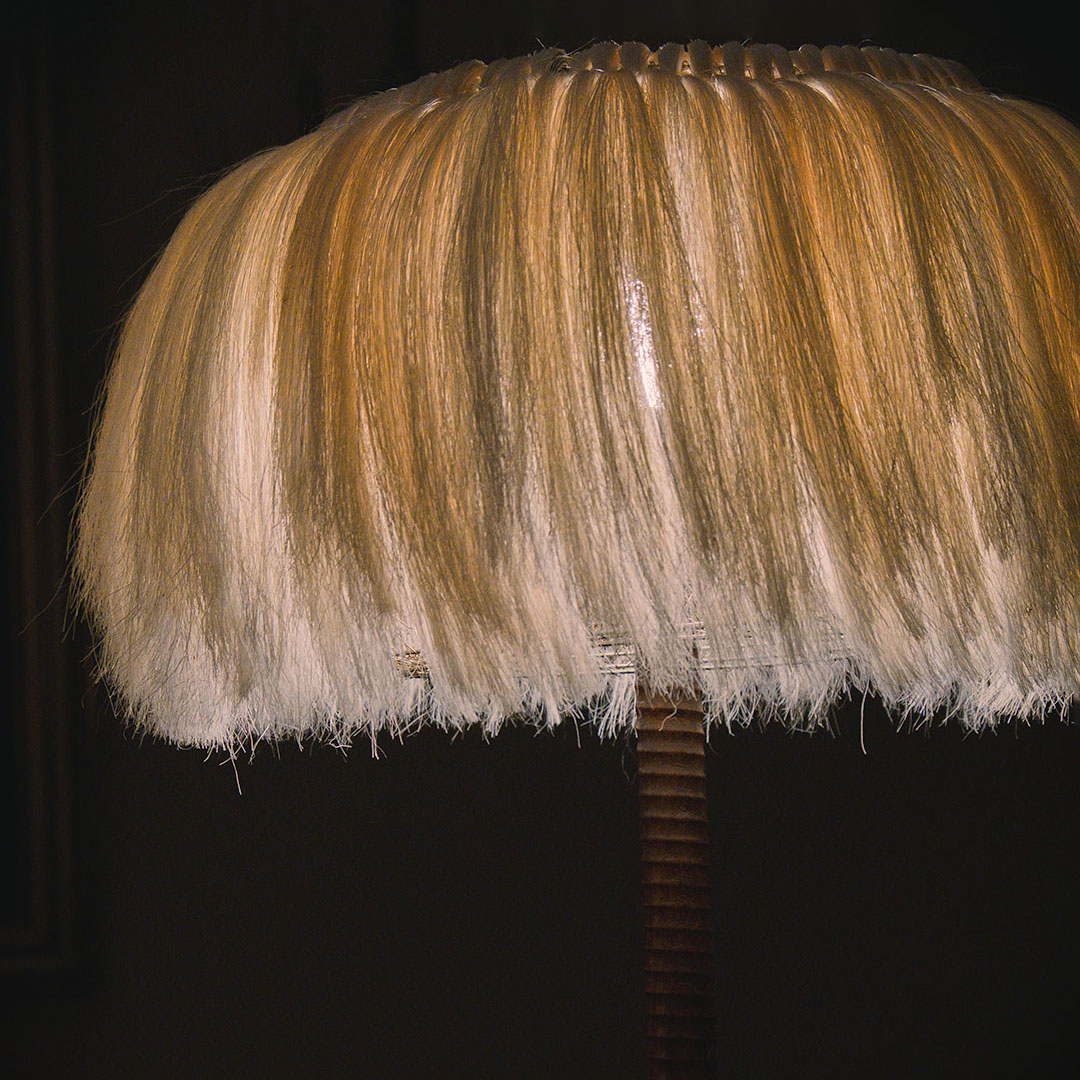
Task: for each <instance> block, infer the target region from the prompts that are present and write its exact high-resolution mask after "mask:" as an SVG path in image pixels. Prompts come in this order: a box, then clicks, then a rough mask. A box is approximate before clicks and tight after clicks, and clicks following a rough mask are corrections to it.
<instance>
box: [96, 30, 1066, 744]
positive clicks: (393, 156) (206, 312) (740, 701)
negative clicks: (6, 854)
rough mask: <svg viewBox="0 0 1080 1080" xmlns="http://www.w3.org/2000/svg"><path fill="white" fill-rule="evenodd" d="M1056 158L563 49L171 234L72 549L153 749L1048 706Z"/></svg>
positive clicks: (702, 65) (326, 153)
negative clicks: (681, 718)
mask: <svg viewBox="0 0 1080 1080" xmlns="http://www.w3.org/2000/svg"><path fill="white" fill-rule="evenodd" d="M1078 297H1080V134H1078V132H1077V131H1076V130H1075V129H1074V128H1073V127H1071V126H1070V125H1069V124H1068V123H1066V122H1065V121H1064V120H1062V119H1061V118H1059V117H1058V116H1056V115H1055V114H1053V113H1052V112H1050V111H1049V110H1047V109H1045V108H1043V107H1040V106H1037V105H1032V104H1027V103H1025V102H1022V101H1016V100H1012V99H1008V98H1004V97H1000V96H996V95H994V94H991V93H988V92H986V91H984V90H982V89H981V88H980V87H979V86H978V84H977V83H975V81H974V80H973V79H972V78H971V77H970V75H968V74H967V73H966V72H965V71H964V70H963V69H962V68H961V67H959V66H958V65H955V64H951V63H948V62H945V61H940V60H935V59H932V58H928V57H921V56H920V57H912V56H903V55H899V54H897V53H894V52H891V51H890V50H881V49H855V48H844V49H823V50H817V49H814V48H810V47H804V48H803V49H800V50H798V51H796V52H791V53H789V52H787V51H786V50H783V49H780V48H777V47H775V46H755V47H752V48H743V47H742V46H737V45H724V46H721V47H719V48H715V49H713V48H710V47H708V46H706V45H704V44H703V43H700V42H696V43H693V44H692V45H690V46H688V47H684V46H680V45H669V46H665V47H664V48H662V49H660V50H659V51H656V52H651V51H650V50H648V49H647V48H645V47H644V46H641V45H623V46H615V45H603V46H598V47H596V48H594V49H590V50H588V51H585V52H581V53H575V54H565V53H561V52H557V51H552V50H549V51H547V52H542V53H538V54H536V55H534V56H528V57H524V58H521V59H516V60H509V61H500V62H498V63H495V64H491V65H484V64H481V63H479V62H473V63H469V64H464V65H462V66H460V67H458V68H455V69H454V70H452V71H449V72H447V73H444V74H441V75H433V76H428V77H426V78H424V79H420V80H419V81H418V82H416V83H413V84H412V85H410V86H406V87H404V88H402V89H399V90H395V91H390V92H388V93H385V94H380V95H378V96H376V97H373V98H370V99H367V100H363V101H360V102H358V103H357V104H356V105H354V106H352V107H350V108H348V109H346V110H345V111H344V112H342V113H340V114H339V115H337V116H334V117H332V118H331V119H330V120H328V121H327V122H326V123H324V124H323V125H322V126H321V127H319V128H318V129H317V130H315V131H313V132H312V133H311V134H309V135H307V136H305V137H303V138H301V139H298V140H297V141H296V142H294V143H292V144H290V145H288V146H285V147H281V148H278V149H274V150H270V151H268V152H266V153H264V154H262V155H260V156H258V157H256V158H254V159H253V160H251V161H248V162H246V163H244V164H243V165H241V166H239V167H238V168H236V169H235V170H234V171H233V172H231V173H230V174H228V175H227V176H225V177H224V178H223V179H222V180H221V181H220V182H218V183H217V184H216V185H215V186H214V187H213V188H211V190H209V191H208V192H207V193H206V194H205V195H203V196H202V197H201V198H200V199H199V200H198V202H197V203H196V204H195V205H194V206H193V208H192V209H191V211H190V212H189V213H188V215H187V217H186V218H185V219H184V221H183V223H182V224H181V225H180V227H179V229H178V230H177V232H176V235H175V236H174V237H173V239H172V241H171V243H170V244H169V246H168V248H167V250H166V251H165V253H164V254H163V256H162V257H161V259H160V261H159V262H158V264H157V266H156V267H155V269H154V270H153V272H152V273H151V275H150V277H149V279H148V280H147V282H146V284H145V285H144V287H143V289H142V291H141V293H140V294H139V297H138V299H137V301H136V303H135V306H134V309H133V310H132V312H131V314H130V317H129V318H128V320H127V322H126V325H125V327H124V330H123V334H122V338H121V340H120V343H119V347H118V351H117V354H116V357H115V360H114V363H113V365H112V368H111V372H110V374H109V377H108V380H107V385H106V388H105V396H104V404H103V407H102V409H101V413H100V418H99V421H98V425H97V430H96V435H95V442H94V449H93V453H92V457H91V461H90V463H89V466H88V474H87V480H86V483H85V485H84V491H83V495H82V499H81V504H80V510H79V518H78V524H77V537H76V554H75V571H76V578H77V582H78V587H79V596H80V600H81V602H82V604H83V606H84V609H85V610H86V611H87V612H89V614H90V616H91V618H92V620H93V622H94V624H95V626H96V629H97V631H98V635H99V639H100V664H101V671H102V673H103V675H104V676H105V677H106V678H107V680H108V682H109V684H110V685H111V686H112V687H114V688H115V689H116V690H117V692H118V694H119V696H120V698H121V699H122V701H123V702H124V706H125V708H126V709H127V710H128V712H129V715H130V716H131V717H132V718H133V719H134V720H135V721H136V722H137V723H138V724H139V725H142V726H144V727H146V728H148V729H149V730H151V731H153V732H155V733H157V734H160V735H163V736H165V737H167V738H169V739H171V740H174V741H176V742H178V743H184V744H191V745H197V746H204V747H212V746H225V747H231V746H235V745H236V744H238V743H243V742H248V741H257V740H259V739H261V738H276V737H283V736H295V735H301V734H304V733H308V732H311V733H315V734H318V735H322V736H325V737H328V738H331V739H334V740H336V741H338V742H342V743H344V742H347V741H348V740H349V738H350V737H351V736H352V735H353V734H355V733H358V732H361V731H362V732H365V733H367V734H371V735H372V736H373V735H374V733H375V732H377V731H379V730H383V729H388V730H391V731H395V732H399V733H400V732H404V731H407V730H410V729H411V728H412V727H413V726H415V725H416V724H418V723H425V722H433V723H438V724H442V725H444V726H449V727H458V726H463V725H467V724H480V725H482V726H483V728H484V730H486V731H490V732H494V731H496V730H498V728H499V727H500V725H501V724H502V723H503V722H504V721H505V720H506V719H507V718H509V717H512V716H517V715H527V716H529V717H531V718H533V719H534V720H535V721H536V722H538V723H540V724H548V725H553V724H555V723H557V722H558V721H559V718H560V717H561V716H565V715H566V714H567V713H571V712H575V711H576V712H583V711H586V710H589V711H592V710H596V712H595V715H596V716H597V717H598V722H599V723H600V725H601V727H602V729H603V730H605V731H615V730H619V729H620V728H622V727H624V726H626V725H628V724H631V723H632V721H633V703H634V692H635V685H639V684H644V685H648V686H649V687H651V688H653V689H654V690H656V691H661V692H662V691H666V690H675V689H677V688H687V687H692V688H695V689H697V690H699V691H700V692H701V693H702V694H703V695H704V698H705V703H706V713H707V720H708V721H709V722H710V723H716V722H720V723H728V724H731V723H737V722H743V721H745V720H747V719H748V718H749V717H750V716H751V715H754V714H755V713H759V714H760V713H761V711H762V710H763V711H764V714H767V715H774V716H777V717H779V718H781V719H783V720H784V721H786V722H788V723H791V724H795V725H800V726H813V725H815V724H816V723H819V722H821V721H822V720H823V718H824V717H825V715H826V712H827V710H828V708H829V706H830V705H831V704H832V703H834V702H835V700H836V699H837V698H838V697H839V696H841V695H843V694H845V693H847V692H849V691H850V690H851V689H853V688H854V689H856V690H867V689H872V690H874V691H876V692H877V693H878V694H880V695H881V697H882V698H883V699H884V701H885V702H886V703H887V704H888V705H889V706H890V707H892V708H895V709H896V710H898V711H899V712H901V713H902V714H905V715H909V714H910V715H916V716H928V715H931V714H933V713H934V712H935V710H939V709H946V710H949V711H950V712H952V713H955V714H957V715H958V716H959V718H960V720H961V721H962V722H963V723H965V724H967V725H969V726H971V727H976V728H978V727H982V726H984V725H989V724H992V723H994V722H995V721H996V720H997V719H999V718H1001V717H1005V716H1014V715H1019V716H1031V715H1041V714H1043V713H1044V712H1046V711H1047V710H1049V709H1064V708H1065V707H1066V706H1067V704H1068V703H1069V701H1071V700H1072V699H1073V698H1074V697H1075V696H1076V694H1077V688H1078V676H1080V485H1078V483H1077V478H1078V477H1077V465H1078V463H1080V319H1078V318H1077V298H1078Z"/></svg>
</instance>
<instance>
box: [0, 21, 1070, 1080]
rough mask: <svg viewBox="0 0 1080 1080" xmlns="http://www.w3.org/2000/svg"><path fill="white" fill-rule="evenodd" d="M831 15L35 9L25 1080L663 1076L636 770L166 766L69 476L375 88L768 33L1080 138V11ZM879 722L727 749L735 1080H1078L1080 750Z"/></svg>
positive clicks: (11, 976)
mask: <svg viewBox="0 0 1080 1080" xmlns="http://www.w3.org/2000/svg"><path fill="white" fill-rule="evenodd" d="M820 6H823V5H816V4H800V3H780V2H774V3H768V2H765V0H760V2H757V3H734V2H728V3H723V2H720V3H704V2H700V3H699V2H689V0H668V2H662V3H656V2H655V0H653V2H650V3H641V2H631V3H615V2H608V3H601V2H597V0H576V2H564V0H553V2H546V3H542V2H539V0H532V2H528V3H522V4H518V5H516V6H511V7H508V8H507V9H505V10H498V11H496V10H494V9H488V8H487V7H486V6H477V5H475V4H468V3H463V2H459V0H450V2H444V3H439V2H435V0H430V2H428V0H413V2H411V3H402V4H397V5H390V4H387V5H377V4H374V3H352V4H349V3H344V2H339V3H334V2H331V0H323V2H321V3H310V4H307V3H301V2H300V0H291V2H289V0H278V2H276V3H265V4H256V3H248V4H244V3H237V2H225V3H218V4H215V5H209V4H207V5H198V4H191V3H178V4H171V5H161V6H157V5H151V4H146V3H101V4H95V5H87V6H85V7H77V6H75V5H63V4H58V3H53V4H51V5H46V6H45V7H44V8H42V7H41V6H40V5H38V6H35V7H34V8H30V7H29V6H25V5H19V4H16V5H15V6H13V7H9V8H8V9H7V10H6V14H5V15H4V19H5V22H4V24H3V27H2V31H0V34H2V36H3V38H4V41H5V45H4V72H5V80H6V83H5V109H4V117H5V129H4V133H5V143H4V158H3V164H4V175H3V178H2V179H0V184H2V185H3V187H2V189H0V196H2V203H3V225H2V229H3V232H2V233H0V237H2V240H3V245H4V247H3V256H4V258H3V274H4V278H3V281H2V282H0V286H2V295H3V308H2V311H3V316H4V321H3V324H2V325H3V333H4V338H3V343H4V349H5V353H6V356H7V358H8V359H9V360H10V361H12V362H10V363H7V364H5V365H4V379H5V382H4V384H3V387H2V395H0V396H2V401H0V407H2V408H3V410H4V423H3V435H2V440H3V441H2V446H3V453H4V459H5V460H4V465H5V467H4V468H3V470H2V473H3V477H2V483H3V485H4V490H3V493H2V494H3V498H4V505H5V506H9V507H12V508H13V513H12V517H11V522H10V525H9V528H8V530H7V543H8V546H7V551H6V554H7V567H8V572H7V574H6V575H5V576H4V594H3V595H4V600H5V608H4V611H5V619H4V633H5V640H4V645H3V648H0V655H2V656H3V663H4V665H5V666H4V669H3V672H2V675H3V679H2V681H3V694H4V698H3V702H4V708H5V711H4V714H3V717H4V722H3V724H2V725H0V810H2V815H3V816H2V824H0V858H2V859H3V862H2V864H0V878H2V879H3V880H5V881H6V882H7V884H6V885H5V886H4V887H3V888H2V889H0V894H2V900H0V920H2V922H3V926H4V934H3V936H0V947H2V951H3V957H2V959H3V964H2V966H3V969H4V976H3V977H4V980H5V983H4V985H5V998H4V1000H3V1001H2V1002H0V1005H2V1006H3V1010H2V1011H3V1018H2V1020H0V1025H2V1027H0V1072H3V1073H4V1075H6V1076H16V1077H20V1078H23V1077H26V1078H30V1077H144V1076H145V1077H150V1076H153V1077H160V1078H166V1080H167V1078H172V1077H191V1076H200V1077H238V1078H239V1077H267V1078H274V1077H292V1076H309V1075H310V1076H336V1075H344V1074H350V1075H353V1074H359V1075H363V1076H366V1077H372V1078H383V1077H386V1078H389V1077H429V1076H430V1077H459V1076H460V1077H496V1078H498V1077H543V1078H548V1077H551V1078H555V1077H559V1078H572V1077H619V1078H624V1077H636V1076H638V1075H642V1058H643V1046H642V1041H643V1040H642V1036H641V1032H642V1030H643V1023H644V1012H643V1005H642V1002H641V994H642V975H641V973H640V962H641V958H640V951H639V950H640V947H641V941H640V931H639V929H638V920H639V915H640V912H639V904H640V871H639V870H638V867H637V862H636V857H637V852H636V843H637V836H636V832H637V826H636V818H635V802H634V787H633V774H634V755H633V749H632V746H631V745H630V744H628V743H627V742H625V741H621V742H608V743H600V742H599V741H598V740H597V739H596V737H595V735H593V734H592V733H591V732H590V731H589V730H588V729H587V728H583V729H582V730H580V731H578V730H574V729H572V728H570V727H567V728H566V730H564V731H562V732H560V733H559V734H557V735H554V736H552V735H542V736H536V735H534V734H532V733H531V732H530V731H527V730H520V729H516V730H508V731H506V732H504V733H503V734H502V735H500V736H499V737H498V738H497V739H495V740H494V741H492V742H490V743H487V744H485V743H484V742H483V740H482V739H480V738H479V737H476V736H472V735H469V736H465V737H459V738H457V739H451V738H449V737H448V736H444V735H441V734H435V733H428V734H422V735H419V736H416V737H413V738H411V739H410V740H409V741H408V742H407V743H406V744H404V745H399V744H393V743H390V742H387V743H385V744H384V745H383V746H381V748H380V749H381V751H382V756H381V757H380V758H379V759H377V760H376V759H373V758H372V756H371V754H370V752H369V748H368V746H367V745H366V744H364V743H362V742H361V743H358V745H357V746H356V747H355V748H354V749H353V750H352V751H351V752H350V753H349V754H348V755H347V756H346V755H343V754H341V753H339V752H337V751H334V750H331V749H329V748H326V747H318V746H310V745H307V746H305V747H303V748H301V747H298V746H296V745H287V746H282V747H280V748H279V749H277V750H274V749H273V748H269V747H263V748H261V749H260V750H259V752H258V753H257V755H256V757H255V760H254V761H253V762H249V761H248V760H246V759H245V760H242V761H239V762H237V763H236V766H235V771H234V767H233V765H232V763H230V762H229V761H228V760H227V759H225V758H223V757H222V756H221V755H211V756H210V757H209V758H206V757H204V755H202V754H200V753H197V752H191V751H179V750H176V749H172V748H169V747H166V746H164V745H161V744H159V743H156V742H153V741H150V740H144V741H140V740H138V739H136V738H133V737H131V736H130V735H129V734H126V733H125V732H124V730H123V729H122V727H121V726H120V725H119V723H118V722H117V721H116V720H115V718H114V717H113V716H112V714H111V713H110V711H109V708H108V705H107V702H106V700H105V699H104V696H103V695H102V694H101V693H100V691H98V690H95V689H93V688H91V687H90V685H89V682H88V678H87V665H86V664H85V661H84V658H85V655H86V652H87V649H88V641H87V638H86V633H85V628H81V627H75V628H71V627H68V628H67V632H66V633H65V618H66V616H65V610H64V605H65V592H64V583H63V581H62V573H63V561H64V547H65V543H66V529H67V521H68V517H69V515H70V512H71V506H72V501H73V494H72V492H73V482H74V480H75V479H76V478H77V473H78V469H79V465H80V462H81V459H82V455H83V454H84V451H85V441H86V437H87V425H88V415H87V410H88V407H89V404H90V402H91V401H92V398H93V394H94V390H95V387H96V386H97V385H98V383H99V380H100V378H101V376H102V373H103V371H104V367H105V363H106V359H107V355H108V351H109V348H110V346H111V344H112V342H113V341H114V339H115V332H116V325H117V321H118V320H119V319H120V317H121V316H122V314H123V312H124V311H125V309H126V307H127V305H128V304H129V303H130V301H131V300H132V298H133V296H134V293H135V291H136V289H137V288H138V286H139V284H140V282H141V281H142V279H143V277H144V276H145V274H146V272H147V270H148V268H149V265H150V263H151V262H152V260H153V258H154V256H155V254H156V253H157V252H158V251H159V250H160V248H161V247H162V246H163V245H164V244H165V242H166V241H167V240H168V237H169V235H170V233H171V231H172V230H173V228H174V227H175V226H176V224H177V222H178V221H179V218H180V216H181V214H182V212H183V210H184V209H185V207H186V206H188V205H189V204H190V202H191V201H192V199H193V198H194V197H195V195H196V194H197V193H198V192H200V191H202V190H204V189H205V187H207V186H208V185H209V183H210V182H211V181H212V178H213V177H214V176H215V175H216V174H217V173H218V172H219V171H220V170H222V169H223V168H225V167H226V166H228V165H230V164H232V163H233V162H235V161H237V160H238V159H241V158H243V157H245V156H247V155H249V154H251V153H253V152H255V151H257V150H259V149H262V148H264V147H265V146H267V145H270V144H273V143H278V142H284V141H288V140H290V139H292V138H295V137H296V136H298V135H299V134H301V133H302V132H304V131H306V130H309V129H310V128H311V127H312V126H313V125H315V124H316V123H318V122H319V121H320V120H321V119H322V118H323V117H325V116H326V115H327V114H328V113H329V112H331V111H333V110H334V109H335V108H336V107H338V106H339V105H341V104H343V103H345V102H347V101H349V100H350V99H352V98H354V97H356V96H357V95H359V94H363V93H369V92H372V91H376V90H379V89H384V88H386V87H389V86H392V85H397V84H399V83H401V82H404V81H408V80H410V79H412V78H414V77H416V76H418V75H421V74H424V73H425V72H427V71H430V70H436V69H440V68H444V67H447V66H450V65H452V64H454V63H456V62H458V61H460V60H464V59H468V58H471V57H473V56H478V57H480V58H482V59H494V58H496V57H498V56H504V55H517V54H520V53H523V52H528V51H531V50H532V49H534V48H537V47H539V46H540V45H541V44H543V45H545V46H553V45H558V46H563V47H566V48H574V47H578V46H581V45H584V44H586V43H588V42H589V41H592V40H596V39H603V38H608V37H611V38H615V39H617V40H628V39H631V40H632V39H639V40H643V41H645V42H647V43H649V44H651V45H654V46H657V45H660V44H662V43H663V42H665V41H667V40H682V41H685V40H690V39H692V38H695V37H703V38H706V39H709V40H711V41H713V42H722V41H725V40H729V39H746V38H752V39H754V40H758V41H777V42H780V43H782V44H784V45H786V46H788V47H796V46H798V45H800V44H802V43H803V42H806V41H811V42H814V43H816V44H821V45H824V44H829V43H836V44H842V43H849V42H852V43H863V42H872V43H875V44H883V45H890V46H892V47H894V48H897V49H900V50H903V51H910V52H917V51H924V52H932V53H936V54H939V55H946V56H952V57H954V58H956V59H959V60H961V61H963V62H965V63H966V64H967V65H968V66H969V67H970V68H971V69H972V70H973V71H974V72H975V73H976V75H978V76H979V77H980V78H981V79H982V80H983V81H984V83H985V84H987V85H988V86H990V87H993V88H996V89H1000V90H1004V91H1008V92H1012V93H1017V94H1021V95H1024V96H1027V97H1033V98H1037V99H1039V100H1042V101H1045V102H1047V103H1050V104H1053V105H1055V106H1056V107H1058V108H1059V109H1060V110H1061V111H1063V112H1065V113H1066V114H1067V115H1070V116H1071V117H1073V118H1074V119H1076V118H1077V116H1078V115H1080V84H1078V83H1077V81H1076V79H1075V76H1074V74H1073V72H1074V70H1075V59H1074V56H1075V43H1074V41H1073V40H1072V38H1071V37H1070V36H1068V35H1067V34H1066V33H1065V32H1063V28H1062V27H1060V26H1057V25H1055V23H1054V22H1053V21H1052V20H1051V19H1050V17H1049V15H1048V13H1049V12H1052V11H1054V10H1055V9H1056V5H1051V4H1048V3H1047V4H1043V3H1028V4H1023V5H1016V6H1015V8H1014V10H1013V11H1012V12H1011V13H1010V15H1009V16H1008V18H1005V19H1001V18H998V17H997V16H996V15H995V12H994V9H993V8H992V7H988V6H987V5H985V4H983V5H975V4H969V5H964V6H960V5H952V4H948V3H926V4H920V3H910V2H908V3H894V4H887V3H854V2H850V3H838V4H833V5H830V6H829V8H828V12H827V13H823V12H821V11H818V10H816V9H817V8H818V7H820ZM862 705H863V703H862V702H860V701H855V702H853V703H850V704H849V705H847V706H845V707H843V708H840V709H838V710H837V712H836V715H835V722H834V733H833V734H817V735H815V736H813V737H807V736H799V735H790V734H787V733H785V732H783V731H781V730H780V729H778V728H770V729H768V730H764V731H763V730H762V729H761V728H760V726H754V727H752V728H751V729H749V730H746V731H740V732H737V733H735V734H733V735H729V734H726V733H717V734H716V735H714V737H713V739H712V744H711V747H710V753H709V757H708V769H709V785H710V798H709V801H710V812H711V815H712V820H713V828H714V837H713V839H714V846H713V866H714V882H715V893H716V912H717V933H718V976H719V980H720V988H721V1000H720V1034H719V1044H718V1045H719V1058H720V1060H721V1062H722V1064H723V1066H724V1067H725V1070H726V1075H730V1076H737V1077H751V1076H752V1077H772V1076H778V1077H780V1076H799V1077H813V1076H859V1077H885V1078H891V1077H896V1078H900V1077H905V1078H906V1077H912V1076H919V1077H956V1076H980V1077H1011V1076H1019V1075H1042V1076H1056V1075H1063V1076H1064V1075H1068V1076H1072V1075H1074V1074H1075V1068H1076V1064H1077V1060H1078V1054H1077V1045H1076V1043H1077V1040H1076V1035H1075V1031H1076V1020H1075V1015H1076V1009H1077V1004H1078V1001H1077V993H1076V988H1075V977H1076V972H1077V970H1078V964H1077V961H1078V959H1080V955H1078V954H1080V949H1078V936H1077V931H1076V919H1077V912H1078V910H1080V907H1078V902H1080V886H1078V880H1077V874H1076V872H1075V858H1076V854H1077V851H1078V840H1080V793H1078V789H1077V784H1076V781H1075V779H1074V778H1075V777H1076V775H1077V770H1078V767H1080V729H1078V728H1077V727H1076V726H1075V724H1074V725H1073V726H1066V725H1063V724H1060V723H1059V722H1058V721H1057V720H1056V719H1055V720H1051V721H1048V722H1047V723H1046V724H1045V725H1035V726H1027V725H1019V726H1015V725H1009V726H1005V727H1003V728H1001V729H1000V730H999V731H997V732H996V733H994V734H990V735H984V736H981V737H966V738H965V737H964V736H963V735H962V734H961V733H960V732H959V730H958V729H957V728H956V727H955V726H953V725H945V726H943V725H941V724H940V723H938V724H935V725H932V726H931V727H927V728H923V729H921V730H919V731H917V732H911V731H903V732H897V730H896V728H897V721H896V719H895V718H893V717H889V716H888V715H886V714H885V713H884V712H883V710H882V709H881V707H880V705H879V704H878V703H877V702H876V701H874V700H873V699H869V700H867V701H866V703H865V709H864V723H865V743H866V750H867V752H866V754H863V753H862V751H861V749H860V711H861V709H862ZM1075 718H1076V717H1075V710H1074V719H1075ZM238 785H239V786H240V787H241V788H242V791H243V794H242V795H241V794H240V793H239V792H238Z"/></svg>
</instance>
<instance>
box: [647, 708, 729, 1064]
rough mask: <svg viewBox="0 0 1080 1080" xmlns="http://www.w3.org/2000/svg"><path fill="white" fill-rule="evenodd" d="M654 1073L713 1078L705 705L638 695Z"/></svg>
mask: <svg viewBox="0 0 1080 1080" xmlns="http://www.w3.org/2000/svg"><path fill="white" fill-rule="evenodd" d="M637 759H638V809H639V816H640V819H641V869H642V882H643V891H644V907H645V1005H646V1024H647V1029H646V1058H647V1060H648V1065H649V1071H648V1076H649V1080H704V1078H706V1077H708V1078H712V1077H714V1076H715V1075H716V1063H715V1062H716V1056H715V1051H714V1042H713V1040H714V1033H715V1025H716V985H715V968H714V963H713V923H712V901H711V896H710V885H709V819H708V809H707V804H706V800H705V737H704V732H703V729H702V711H701V706H700V704H697V703H694V702H692V701H680V702H677V703H676V704H674V705H673V704H671V703H669V702H665V701H662V700H660V699H656V698H650V697H649V696H647V695H645V694H641V693H639V695H638V710H637Z"/></svg>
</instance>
